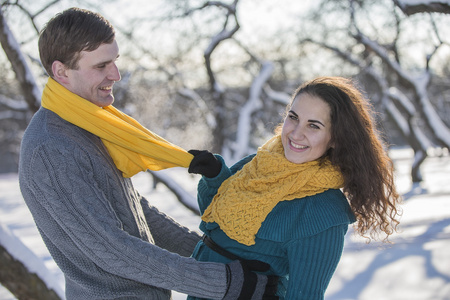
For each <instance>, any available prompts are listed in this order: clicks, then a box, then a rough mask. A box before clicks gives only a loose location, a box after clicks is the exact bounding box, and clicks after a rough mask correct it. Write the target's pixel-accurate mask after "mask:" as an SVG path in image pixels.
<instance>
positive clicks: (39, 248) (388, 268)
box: [0, 149, 450, 300]
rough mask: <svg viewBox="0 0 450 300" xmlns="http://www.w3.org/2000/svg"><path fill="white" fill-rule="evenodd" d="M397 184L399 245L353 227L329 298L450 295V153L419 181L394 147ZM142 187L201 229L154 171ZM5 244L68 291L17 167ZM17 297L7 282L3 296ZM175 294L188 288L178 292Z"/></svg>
mask: <svg viewBox="0 0 450 300" xmlns="http://www.w3.org/2000/svg"><path fill="white" fill-rule="evenodd" d="M391 156H392V158H393V159H394V161H395V165H396V170H397V179H396V183H397V186H398V188H399V191H400V192H401V194H403V195H404V200H405V201H404V205H403V206H402V209H403V217H402V219H401V226H400V231H399V232H398V233H396V234H394V236H393V237H392V241H393V242H394V244H392V245H385V244H382V243H378V242H372V243H370V244H366V243H365V241H364V240H362V239H360V238H357V237H355V236H354V235H353V234H352V232H351V231H350V233H349V234H348V235H347V241H346V246H345V248H344V255H343V257H342V259H341V262H340V264H339V267H338V269H337V271H336V273H335V275H334V277H333V279H332V281H331V283H330V286H329V288H328V291H327V295H326V299H327V300H351V299H352V300H353V299H355V300H356V299H358V300H374V299H376V300H450V254H449V250H448V249H450V156H449V155H448V153H446V154H445V155H444V156H442V157H431V158H428V159H427V160H426V161H425V163H424V165H423V167H422V172H423V176H424V182H423V183H422V184H421V185H420V186H412V185H411V182H410V180H409V168H410V165H411V163H412V152H411V150H409V149H397V150H394V151H392V153H391ZM164 172H167V173H168V174H169V175H170V176H171V177H172V178H175V179H176V180H178V181H179V182H181V183H182V185H183V186H184V187H185V189H186V190H187V191H188V192H190V193H192V194H195V188H196V181H197V179H198V177H192V176H190V175H187V174H186V171H185V170H181V169H170V170H166V171H164ZM133 181H134V183H135V185H136V188H137V189H138V190H139V191H140V192H141V194H144V195H146V197H147V198H148V199H149V200H150V201H151V202H152V203H153V204H154V205H156V206H157V207H159V208H160V209H161V210H162V211H164V212H166V213H167V214H169V215H170V216H172V217H173V218H174V219H176V220H177V221H178V222H180V223H182V224H184V225H186V226H188V227H190V228H192V229H195V230H196V229H197V225H198V223H199V217H197V216H195V215H194V214H193V213H192V212H190V211H189V210H187V209H185V208H184V207H183V206H182V205H180V204H179V203H178V202H177V201H176V199H175V197H174V196H173V195H172V194H171V193H170V192H168V190H167V189H166V188H165V187H164V186H163V185H161V184H159V185H157V187H156V189H153V186H152V179H151V176H150V175H149V174H148V173H141V174H138V175H137V176H135V178H133ZM0 191H1V192H0V244H2V245H3V246H4V247H7V248H8V250H9V251H10V252H12V253H13V254H14V256H16V257H17V258H20V259H21V260H22V261H23V262H24V263H25V264H26V265H27V266H28V268H29V269H30V270H32V271H33V272H37V273H38V274H40V276H41V277H42V278H44V279H45V281H46V282H47V283H48V285H49V286H50V287H51V288H53V289H55V291H56V292H57V293H59V294H60V295H63V290H64V278H63V276H62V274H61V272H60V270H59V269H58V267H57V266H56V264H55V263H54V262H53V260H52V258H51V256H50V255H49V254H48V251H47V249H46V248H45V246H44V244H43V242H42V240H41V238H40V236H39V234H38V232H37V229H36V227H35V225H34V222H33V219H32V217H31V215H30V213H29V211H28V209H27V207H26V206H25V204H24V202H23V200H22V197H21V194H20V191H19V185H18V182H17V174H2V175H1V174H0ZM14 299H15V298H14V297H13V296H12V295H11V294H10V293H9V292H8V291H7V290H6V289H4V288H1V286H0V300H14ZM174 299H175V300H181V299H185V295H182V294H179V293H174Z"/></svg>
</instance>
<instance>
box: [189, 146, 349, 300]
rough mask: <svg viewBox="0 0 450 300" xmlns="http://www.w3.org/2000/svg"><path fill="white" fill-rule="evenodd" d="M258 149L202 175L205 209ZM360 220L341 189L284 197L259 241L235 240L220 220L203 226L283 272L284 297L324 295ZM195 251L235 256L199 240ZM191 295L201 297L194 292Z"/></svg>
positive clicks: (204, 257)
mask: <svg viewBox="0 0 450 300" xmlns="http://www.w3.org/2000/svg"><path fill="white" fill-rule="evenodd" d="M253 156H254V155H252V156H248V157H246V158H244V159H242V160H241V161H239V162H238V163H236V164H235V165H234V166H232V167H231V168H228V167H227V166H226V165H225V162H224V161H223V158H222V157H220V156H219V155H217V158H218V159H219V160H220V161H221V162H222V170H221V172H220V174H219V175H218V176H217V177H215V178H206V177H202V179H201V180H200V182H199V184H198V203H199V207H200V211H201V213H203V212H204V210H205V209H206V208H207V207H208V205H209V204H210V203H211V201H212V199H213V197H214V195H215V194H216V193H217V190H218V189H219V187H220V185H221V184H222V182H223V181H225V180H226V179H227V178H228V177H230V176H231V175H233V174H234V173H236V172H237V171H238V170H240V169H241V168H242V167H243V166H244V165H245V164H246V163H247V162H249V161H250V160H251V159H252V158H253ZM354 221H355V217H354V215H353V214H352V212H351V210H350V206H349V204H348V202H347V199H346V198H345V196H344V195H343V194H342V192H341V191H340V190H335V189H330V190H327V191H325V192H323V193H320V194H317V195H314V196H310V197H305V198H302V199H294V200H291V201H282V202H280V203H278V205H277V206H276V207H275V208H274V209H273V210H272V212H271V213H270V214H269V215H268V216H267V218H266V219H265V221H264V222H263V224H262V226H261V228H260V229H259V231H258V233H257V234H256V239H255V244H254V245H252V246H246V245H243V244H240V243H238V242H237V241H235V240H232V239H230V238H228V237H227V236H226V234H225V233H224V232H223V231H222V230H221V229H220V228H219V226H218V225H217V224H216V223H205V222H201V224H200V229H201V230H202V231H203V232H204V233H205V234H206V235H208V236H210V237H211V238H212V239H213V240H214V241H215V242H216V243H217V244H219V245H220V246H222V247H223V248H225V249H227V250H228V251H230V252H232V253H233V254H235V255H237V256H239V257H241V258H242V259H257V260H260V261H264V262H266V263H269V264H270V266H271V269H270V271H269V272H268V274H274V275H278V276H280V278H281V280H280V284H279V288H278V294H279V296H280V299H289V300H291V299H307V300H316V299H323V298H324V294H325V290H326V288H327V286H328V284H329V282H330V280H331V277H332V275H333V273H334V271H335V270H336V267H337V265H338V262H339V260H340V258H341V255H342V250H343V247H344V236H345V234H346V232H347V229H348V225H349V224H351V223H353V222H354ZM193 257H195V258H196V259H197V260H200V261H213V262H224V263H226V262H229V259H227V258H225V257H223V256H221V255H219V254H217V253H216V252H214V251H212V250H211V249H209V248H208V247H207V246H206V245H204V244H203V242H201V241H200V242H199V243H198V244H197V247H196V248H195V250H194V253H193ZM188 299H198V298H192V297H189V298H188Z"/></svg>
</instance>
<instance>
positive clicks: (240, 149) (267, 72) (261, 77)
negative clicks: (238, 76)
mask: <svg viewBox="0 0 450 300" xmlns="http://www.w3.org/2000/svg"><path fill="white" fill-rule="evenodd" d="M273 70H274V66H273V63H272V62H263V63H262V65H261V70H260V72H259V74H258V76H257V77H256V78H255V79H254V80H253V83H252V85H251V87H250V95H249V99H248V101H247V102H246V103H245V105H244V106H243V107H242V108H241V109H240V111H239V119H238V128H237V137H236V141H235V142H234V145H233V147H232V148H233V150H234V153H233V158H231V160H232V161H236V160H238V159H240V158H242V157H244V156H245V155H247V154H248V153H247V152H248V148H249V144H250V134H251V131H252V130H251V129H252V119H251V117H252V114H253V113H254V112H255V111H257V110H259V109H261V108H262V102H261V92H262V91H263V88H264V85H265V84H266V82H267V80H269V79H270V77H271V76H272V73H273Z"/></svg>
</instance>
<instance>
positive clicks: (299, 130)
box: [292, 124, 305, 140]
mask: <svg viewBox="0 0 450 300" xmlns="http://www.w3.org/2000/svg"><path fill="white" fill-rule="evenodd" d="M292 137H293V138H295V139H296V140H302V139H303V138H304V137H305V132H304V128H303V127H302V126H301V125H300V124H298V125H297V126H295V128H294V130H293V131H292Z"/></svg>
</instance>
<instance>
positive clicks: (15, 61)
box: [0, 10, 42, 111]
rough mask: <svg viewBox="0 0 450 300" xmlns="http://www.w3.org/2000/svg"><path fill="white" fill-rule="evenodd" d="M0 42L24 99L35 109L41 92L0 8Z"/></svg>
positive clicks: (37, 106)
mask: <svg viewBox="0 0 450 300" xmlns="http://www.w3.org/2000/svg"><path fill="white" fill-rule="evenodd" d="M0 43H1V45H2V47H3V50H4V51H5V54H6V56H7V57H8V60H9V61H10V63H11V66H12V68H13V70H14V73H15V74H16V77H17V79H18V80H19V83H20V86H21V88H22V92H23V94H24V97H25V100H26V101H27V103H28V106H29V107H30V109H32V110H34V111H36V110H37V109H38V108H39V106H40V104H39V103H40V99H41V94H42V92H41V91H40V89H39V88H38V85H37V84H36V81H35V79H34V76H33V73H32V72H31V70H30V69H29V67H28V64H27V62H26V60H25V57H24V56H23V55H22V51H21V49H20V46H19V43H18V42H17V40H16V39H15V37H14V34H13V33H12V31H11V30H10V28H9V26H8V24H7V23H6V20H5V18H4V16H3V13H2V11H1V10H0Z"/></svg>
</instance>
